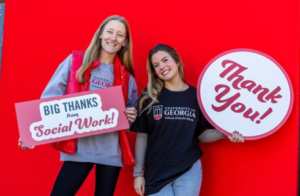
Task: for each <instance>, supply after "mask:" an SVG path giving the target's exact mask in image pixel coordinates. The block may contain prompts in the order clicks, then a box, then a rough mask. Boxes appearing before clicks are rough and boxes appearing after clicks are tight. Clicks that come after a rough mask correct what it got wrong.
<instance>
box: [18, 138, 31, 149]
mask: <svg viewBox="0 0 300 196" xmlns="http://www.w3.org/2000/svg"><path fill="white" fill-rule="evenodd" d="M18 146H19V147H20V148H22V149H23V150H27V149H34V146H23V142H22V140H21V138H19V141H18Z"/></svg>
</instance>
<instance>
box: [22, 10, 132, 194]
mask: <svg viewBox="0 0 300 196" xmlns="http://www.w3.org/2000/svg"><path fill="white" fill-rule="evenodd" d="M133 76H134V69H133V62H132V40H131V36H130V30H129V25H128V23H127V21H126V20H125V18H123V17H120V16H110V17H108V18H107V19H105V20H104V21H103V22H102V24H101V25H100V27H99V28H98V30H97V31H96V33H95V35H94V37H93V39H92V41H91V43H90V45H89V47H88V48H87V49H86V51H85V52H84V51H73V52H72V54H71V55H69V56H68V57H67V58H66V59H65V60H64V61H63V62H62V63H61V64H60V65H59V67H58V69H57V70H56V72H55V73H54V75H53V77H52V78H51V80H50V82H49V83H48V85H47V87H46V89H45V90H44V92H43V94H42V97H41V98H48V97H55V96H61V95H65V94H70V93H75V92H81V91H91V90H95V89H101V88H107V87H111V86H114V85H121V86H122V90H123V93H124V95H127V94H128V95H127V96H126V98H127V99H126V102H127V109H126V111H125V115H126V116H127V118H128V120H129V122H134V120H135V118H136V110H135V108H134V107H133V105H134V103H135V101H136V98H137V86H136V82H135V80H134V78H133ZM111 96H114V95H111ZM119 136H120V137H119ZM119 140H120V142H121V140H122V137H121V135H120V132H119V133H118V132H111V133H105V134H99V135H95V136H89V137H84V138H79V139H75V140H68V141H65V142H61V143H54V144H52V146H53V147H55V148H56V149H58V150H60V151H62V152H61V154H60V155H61V158H60V159H61V161H64V163H63V165H62V168H61V170H60V172H59V174H58V177H57V179H56V182H55V184H54V187H53V190H52V193H51V195H52V196H58V195H62V196H68V195H70V196H71V195H72V196H73V195H75V194H76V192H77V191H78V190H79V188H80V187H81V185H82V184H83V182H84V181H85V179H86V177H87V175H88V174H89V172H90V171H91V169H92V168H93V167H94V166H95V167H96V169H95V172H96V175H95V176H96V183H95V195H97V196H112V195H113V194H114V189H115V186H116V183H117V179H118V176H119V172H120V169H121V167H123V161H122V153H123V152H124V151H123V147H122V148H121V147H120V142H119ZM19 146H21V147H23V148H26V146H22V143H21V142H20V143H19ZM122 146H124V145H122ZM125 150H130V149H125ZM124 157H125V156H124ZM130 161H131V162H132V163H134V160H130Z"/></svg>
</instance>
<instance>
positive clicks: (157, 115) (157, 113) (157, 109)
mask: <svg viewBox="0 0 300 196" xmlns="http://www.w3.org/2000/svg"><path fill="white" fill-rule="evenodd" d="M162 115H163V106H162V105H156V106H153V116H154V119H155V120H159V119H161V117H162Z"/></svg>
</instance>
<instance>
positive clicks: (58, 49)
mask: <svg viewBox="0 0 300 196" xmlns="http://www.w3.org/2000/svg"><path fill="white" fill-rule="evenodd" d="M5 6H6V8H5V26H4V40H3V41H4V45H3V61H2V75H1V86H0V149H1V155H0V157H1V158H0V194H1V195H30V196H35V195H38V196H40V195H49V194H50V191H51V188H52V186H53V183H54V181H55V178H56V176H57V174H58V172H59V169H60V166H61V163H60V162H59V153H58V152H56V151H55V150H53V149H52V148H51V147H50V146H49V145H43V146H38V147H36V148H35V149H34V150H32V151H29V150H28V151H23V150H21V149H20V148H18V147H17V141H18V137H19V134H18V128H17V121H16V115H15V110H14V103H16V102H22V101H28V100H34V99H38V98H39V97H40V95H41V93H42V91H43V89H44V87H45V86H46V84H47V82H48V81H49V79H50V78H51V76H52V74H53V73H54V71H55V69H56V68H57V66H58V64H59V63H60V62H62V61H63V59H64V58H65V57H67V55H68V54H69V53H70V52H71V50H74V49H85V48H86V47H87V46H88V44H89V42H90V40H91V38H92V36H93V34H94V32H95V30H96V29H97V27H98V26H99V25H100V23H101V21H103V19H105V18H106V17H107V16H109V15H112V14H119V15H122V16H125V17H126V18H127V19H128V21H129V23H130V26H131V30H132V37H133V46H134V51H133V52H134V63H135V69H136V74H137V76H136V81H137V82H138V88H139V90H141V89H143V88H144V87H145V86H146V83H147V81H146V69H145V68H146V57H147V54H148V52H149V50H150V49H151V47H153V46H154V45H155V44H157V43H166V44H170V45H171V46H173V47H175V48H176V49H177V50H178V51H179V53H180V54H181V56H182V59H183V62H184V64H185V66H186V67H185V71H186V78H187V79H188V82H189V83H190V84H192V85H196V84H197V79H198V76H199V74H200V72H201V70H202V69H203V67H204V66H205V65H206V63H208V62H209V61H210V60H211V59H212V58H213V57H215V56H216V55H218V54H219V53H221V52H224V51H226V50H229V49H235V48H250V49H255V50H259V51H261V52H264V53H266V54H268V55H270V56H272V57H273V58H275V59H276V60H277V61H278V62H279V63H280V64H281V65H282V66H283V67H284V68H285V70H286V72H287V73H288V74H289V76H290V78H291V81H292V84H293V86H294V93H295V103H294V108H293V111H292V113H291V116H290V118H289V119H288V121H287V122H286V123H285V125H284V126H283V127H282V128H281V129H280V130H278V131H277V132H276V133H274V134H273V135H271V136H269V137H267V138H263V139H260V140H257V141H246V142H245V143H243V144H233V143H230V142H229V141H228V140H226V141H219V142H215V143H210V144H205V145H202V144H201V147H202V149H203V151H204V156H203V158H202V162H203V169H204V179H203V184H202V189H201V196H208V195H209V196H220V195H222V196H227V195H228V196H240V195H243V196H248V195H249V196H250V195H251V196H252V195H264V196H265V195H272V196H277V195H278V196H283V195H284V196H285V195H288V196H295V195H297V183H298V177H297V176H298V144H299V140H298V138H299V135H298V122H299V96H298V95H299V35H300V34H299V13H300V9H299V1H298V0H289V1H273V0H272V1H271V0H264V1H261V0H251V1H241V0H230V1H222V0H219V1H194V2H192V1H180V2H176V1H173V0H165V1H161V0H153V1H147V2H145V3H142V1H137V0H136V1H130V2H129V1H120V0H115V1H98V0H86V1H78V2H76V1H74V0H64V1H58V0H54V1H41V0H31V1H24V0H14V1H7V2H6V5H5ZM131 139H132V141H134V135H131ZM131 176H132V168H125V169H123V171H122V173H121V176H120V180H119V182H118V186H117V189H116V194H115V195H116V196H124V195H125V196H127V195H135V193H134V190H133V188H132V187H133V185H132V184H133V178H132V177H131ZM93 177H94V175H93V174H92V175H90V176H89V178H88V180H87V181H86V182H85V184H84V185H83V187H82V189H81V190H80V191H79V194H78V195H82V196H83V195H93V190H94V187H93V186H94V180H93Z"/></svg>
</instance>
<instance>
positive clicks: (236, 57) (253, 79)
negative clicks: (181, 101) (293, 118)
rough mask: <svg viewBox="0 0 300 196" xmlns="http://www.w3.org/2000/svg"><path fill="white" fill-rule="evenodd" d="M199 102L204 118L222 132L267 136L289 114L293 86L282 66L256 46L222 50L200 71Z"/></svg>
mask: <svg viewBox="0 0 300 196" xmlns="http://www.w3.org/2000/svg"><path fill="white" fill-rule="evenodd" d="M198 102H199V105H200V107H201V110H202V112H203V114H204V115H205V117H206V118H207V120H208V121H209V122H210V123H211V124H212V125H213V126H214V127H215V128H216V129H218V130H220V131H221V132H223V133H225V134H227V135H231V133H233V131H238V132H240V133H241V134H242V135H243V136H244V138H245V139H248V140H253V139H259V138H262V137H266V136H268V135H270V134H272V133H274V132H275V131H276V130H278V129H279V128H280V127H281V126H282V125H283V124H284V123H285V121H286V120H287V118H288V117H289V115H290V113H291V110H292V105H293V88H292V84H291V82H290V79H289V77H288V75H287V74H286V72H285V71H284V69H283V68H282V66H281V65H280V64H279V63H278V62H276V61H275V60H274V59H273V58H272V57H270V56H268V55H266V54H264V53H262V52H259V51H255V50H249V49H236V50H230V51H227V52H224V53H222V54H220V55H218V56H217V57H215V58H214V59H213V60H212V61H210V62H209V63H208V65H207V66H206V67H205V68H204V70H203V71H202V73H201V75H200V77H199V80H198Z"/></svg>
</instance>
